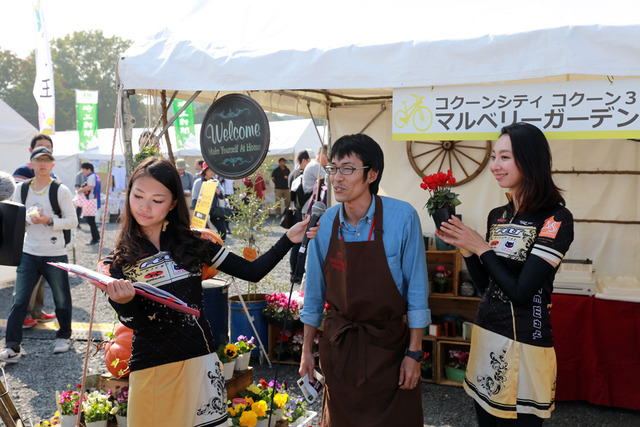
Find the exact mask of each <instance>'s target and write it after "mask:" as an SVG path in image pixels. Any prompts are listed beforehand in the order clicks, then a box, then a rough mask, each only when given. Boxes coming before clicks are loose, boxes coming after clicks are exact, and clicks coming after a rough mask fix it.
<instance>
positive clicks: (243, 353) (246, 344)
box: [234, 335, 256, 371]
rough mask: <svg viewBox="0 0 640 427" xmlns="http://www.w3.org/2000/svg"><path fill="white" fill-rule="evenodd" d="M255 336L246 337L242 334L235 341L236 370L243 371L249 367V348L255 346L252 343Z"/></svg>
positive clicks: (251, 348)
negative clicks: (236, 349) (236, 352)
mask: <svg viewBox="0 0 640 427" xmlns="http://www.w3.org/2000/svg"><path fill="white" fill-rule="evenodd" d="M254 342H255V337H251V338H247V337H246V336H244V335H240V336H238V341H236V342H235V345H236V347H238V357H237V358H236V366H235V368H234V369H235V370H236V371H245V370H247V369H248V368H249V362H250V360H251V350H253V349H254V348H256V345H255V344H254Z"/></svg>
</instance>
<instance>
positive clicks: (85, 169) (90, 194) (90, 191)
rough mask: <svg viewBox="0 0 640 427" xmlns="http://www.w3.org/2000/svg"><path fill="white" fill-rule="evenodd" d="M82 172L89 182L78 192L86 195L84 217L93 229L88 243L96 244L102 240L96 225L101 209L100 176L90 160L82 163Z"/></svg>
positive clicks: (83, 205)
mask: <svg viewBox="0 0 640 427" xmlns="http://www.w3.org/2000/svg"><path fill="white" fill-rule="evenodd" d="M80 168H81V170H82V174H83V175H84V176H85V177H86V178H87V182H86V183H85V184H84V185H83V186H82V187H80V188H78V190H76V191H77V193H78V194H80V195H81V196H83V197H85V200H84V201H83V204H82V217H83V218H85V219H86V220H87V224H89V229H90V230H91V241H90V242H89V243H87V245H96V244H98V243H99V242H100V232H99V231H98V226H97V225H96V215H98V209H100V203H101V201H100V186H101V182H100V177H99V176H98V174H97V173H95V172H94V170H93V164H91V163H89V162H85V163H82V164H81V165H80Z"/></svg>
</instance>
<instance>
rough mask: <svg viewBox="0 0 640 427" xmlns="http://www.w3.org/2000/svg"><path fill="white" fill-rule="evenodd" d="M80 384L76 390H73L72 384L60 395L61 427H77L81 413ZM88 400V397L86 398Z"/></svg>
mask: <svg viewBox="0 0 640 427" xmlns="http://www.w3.org/2000/svg"><path fill="white" fill-rule="evenodd" d="M80 388H82V386H81V385H80V384H78V385H76V390H71V384H69V385H68V386H67V390H65V391H63V392H62V393H60V396H59V398H58V412H59V413H60V425H62V426H75V425H76V419H77V417H78V411H80V409H81V408H80V391H79V390H80ZM84 398H85V399H86V396H85V397H84Z"/></svg>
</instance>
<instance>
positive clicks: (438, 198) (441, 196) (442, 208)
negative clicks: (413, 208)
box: [420, 169, 462, 230]
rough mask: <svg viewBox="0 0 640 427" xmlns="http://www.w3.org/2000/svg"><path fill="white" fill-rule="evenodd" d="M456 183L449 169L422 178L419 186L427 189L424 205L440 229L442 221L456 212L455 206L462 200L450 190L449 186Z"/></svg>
mask: <svg viewBox="0 0 640 427" xmlns="http://www.w3.org/2000/svg"><path fill="white" fill-rule="evenodd" d="M455 183H456V179H455V178H454V177H453V172H452V171H451V169H449V170H448V171H447V173H444V172H442V171H441V172H438V173H434V174H431V175H428V176H425V177H424V178H422V182H421V183H420V188H422V189H423V190H428V191H429V199H428V200H427V203H426V204H425V205H424V207H425V208H427V210H428V211H429V215H431V216H432V217H433V221H434V222H435V224H436V228H437V229H438V230H439V229H440V224H441V223H442V222H443V221H446V220H448V219H449V218H451V215H455V214H456V209H455V207H456V206H458V205H459V204H461V203H462V202H461V201H460V200H459V199H458V194H456V193H454V192H452V191H451V188H450V186H452V185H454V184H455Z"/></svg>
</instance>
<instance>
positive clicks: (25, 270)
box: [0, 147, 78, 363]
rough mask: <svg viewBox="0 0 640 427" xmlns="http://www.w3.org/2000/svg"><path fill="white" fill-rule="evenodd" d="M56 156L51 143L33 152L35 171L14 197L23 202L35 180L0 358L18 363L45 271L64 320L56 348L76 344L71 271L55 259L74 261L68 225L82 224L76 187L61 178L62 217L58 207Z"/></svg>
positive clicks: (57, 350) (60, 349)
mask: <svg viewBox="0 0 640 427" xmlns="http://www.w3.org/2000/svg"><path fill="white" fill-rule="evenodd" d="M54 160H55V159H54V157H53V154H52V153H51V151H49V150H48V149H47V148H45V147H39V148H36V149H34V150H33V151H32V152H31V162H30V166H31V167H32V168H33V170H34V173H35V177H34V178H33V180H32V181H31V183H30V184H27V183H26V182H23V183H20V184H19V185H18V187H17V189H16V191H15V193H14V195H13V201H14V202H16V203H21V201H22V196H21V190H22V186H23V185H29V190H28V192H27V197H26V200H25V206H26V208H27V221H26V232H25V236H24V246H23V249H22V260H21V261H20V265H19V266H18V269H17V270H16V282H15V289H14V291H13V303H12V305H11V311H10V313H9V318H8V319H7V331H6V336H5V348H4V349H2V350H0V361H3V362H7V363H17V362H18V361H19V360H20V356H21V355H20V344H21V342H22V325H23V324H24V319H25V317H26V315H27V306H28V304H29V299H30V298H31V294H32V293H33V289H34V287H35V286H36V284H37V282H38V279H39V278H40V276H41V275H42V276H44V277H45V279H46V280H47V283H49V286H50V287H51V291H52V292H53V301H54V302H55V305H56V317H57V319H58V323H59V325H60V327H59V329H58V331H57V332H56V341H55V343H54V348H53V353H54V354H57V353H64V352H67V351H69V347H70V345H71V339H70V338H71V312H72V302H71V289H70V287H69V274H68V273H67V272H66V271H64V270H61V269H59V268H57V267H54V266H52V265H49V264H48V263H49V262H65V263H66V262H69V260H68V257H67V248H66V247H65V240H64V234H63V230H71V229H73V228H75V227H76V226H77V225H78V218H77V217H76V212H75V209H74V206H73V203H72V202H71V191H69V189H68V188H67V187H66V186H65V185H64V184H60V186H59V187H58V191H57V196H56V197H57V200H58V205H59V206H60V211H61V212H60V213H61V215H62V217H58V216H57V215H56V214H54V212H53V207H52V206H51V201H50V196H49V191H50V189H51V182H52V181H53V179H52V178H51V170H52V169H53V166H54Z"/></svg>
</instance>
